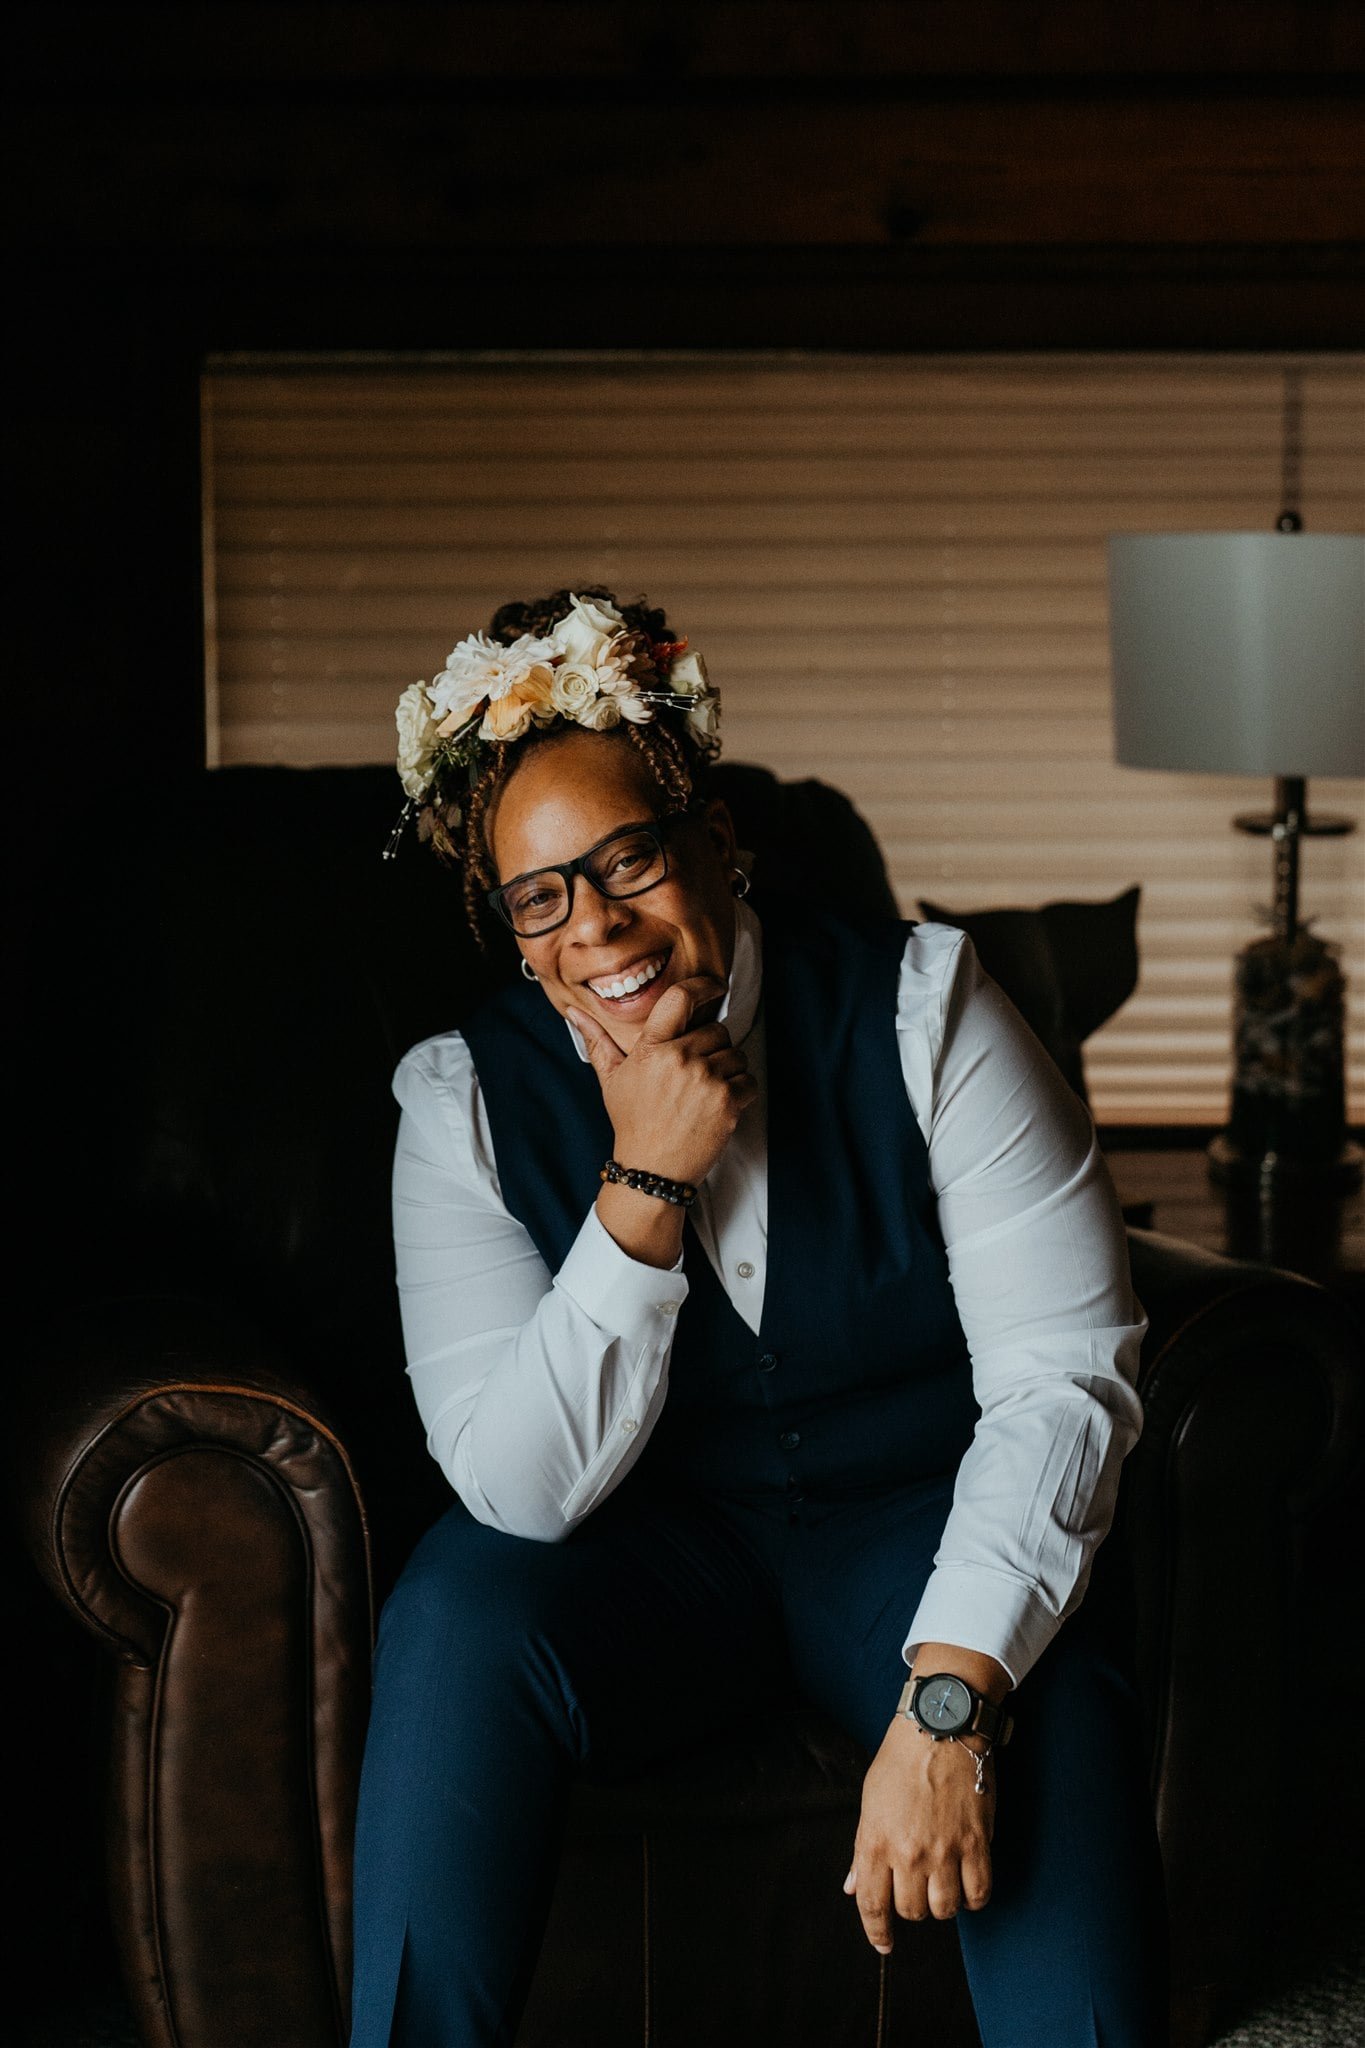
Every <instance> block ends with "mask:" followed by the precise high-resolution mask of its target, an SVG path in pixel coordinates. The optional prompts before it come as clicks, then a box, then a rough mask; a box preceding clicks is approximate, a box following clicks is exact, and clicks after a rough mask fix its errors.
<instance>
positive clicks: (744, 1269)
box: [735, 1259, 754, 1280]
mask: <svg viewBox="0 0 1365 2048" xmlns="http://www.w3.org/2000/svg"><path fill="white" fill-rule="evenodd" d="M735 1271H736V1272H737V1273H738V1275H739V1277H740V1279H741V1280H752V1279H753V1277H754V1269H753V1267H752V1266H751V1265H750V1264H749V1261H748V1260H747V1259H741V1260H740V1262H739V1264H738V1265H737V1266H736V1267H735Z"/></svg>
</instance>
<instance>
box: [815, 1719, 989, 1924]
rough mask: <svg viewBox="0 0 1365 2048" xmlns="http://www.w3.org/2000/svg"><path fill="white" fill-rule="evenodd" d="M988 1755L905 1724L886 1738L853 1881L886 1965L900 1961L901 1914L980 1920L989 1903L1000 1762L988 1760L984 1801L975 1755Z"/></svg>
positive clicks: (972, 1742) (851, 1888) (866, 1803)
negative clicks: (896, 1955)
mask: <svg viewBox="0 0 1365 2048" xmlns="http://www.w3.org/2000/svg"><path fill="white" fill-rule="evenodd" d="M984 1746H985V1745H984V1743H983V1742H982V1738H981V1737H980V1736H976V1735H970V1736H967V1737H965V1738H963V1740H962V1741H958V1742H936V1741H935V1740H934V1738H933V1737H932V1736H931V1735H926V1734H925V1732H924V1730H923V1729H922V1728H920V1727H918V1726H917V1724H916V1723H915V1722H913V1721H912V1720H910V1719H908V1718H907V1716H906V1715H904V1714H897V1716H896V1718H895V1719H894V1720H893V1721H892V1723H891V1726H890V1727H889V1728H888V1729H887V1731H886V1735H885V1737H884V1739H883V1741H882V1746H881V1748H880V1749H879V1750H878V1751H877V1754H876V1756H875V1757H874V1758H873V1761H872V1767H871V1769H870V1770H869V1771H868V1773H867V1776H866V1778H865V1779H864V1780H863V1804H862V1815H861V1818H860V1819H859V1822H858V1832H857V1835H856V1837H855V1840H854V1845H853V1868H852V1869H851V1870H850V1871H849V1874H848V1876H847V1877H846V1878H845V1880H844V1890H845V1891H846V1892H850V1893H856V1896H857V1901H858V1912H859V1914H860V1916H861V1918H862V1923H863V1928H864V1931H865V1932H866V1935H867V1938H868V1940H869V1941H870V1942H871V1944H872V1946H873V1947H874V1948H875V1949H877V1950H878V1952H879V1953H880V1954H882V1955H889V1954H890V1953H891V1948H892V1931H891V1930H892V1919H893V1908H894V1913H895V1914H898V1915H899V1916H900V1918H901V1919H902V1920H927V1919H928V1918H929V1916H930V1914H932V1915H933V1917H934V1919H936V1920H949V1919H951V1918H952V1916H953V1915H954V1914H955V1913H956V1912H957V1911H958V1908H959V1907H960V1906H966V1907H967V1908H968V1910H969V1911H972V1912H975V1911H976V1910H977V1909H978V1908H980V1907H981V1906H984V1905H985V1904H986V1901H987V1900H988V1899H989V1898H990V1895H991V1850H990V1844H991V1838H992V1836H993V1835H994V1833H995V1758H994V1756H993V1755H990V1756H988V1757H987V1758H986V1763H985V1790H984V1792H978V1791H977V1790H976V1758H975V1756H969V1755H968V1753H967V1750H968V1747H971V1748H973V1749H977V1748H984Z"/></svg>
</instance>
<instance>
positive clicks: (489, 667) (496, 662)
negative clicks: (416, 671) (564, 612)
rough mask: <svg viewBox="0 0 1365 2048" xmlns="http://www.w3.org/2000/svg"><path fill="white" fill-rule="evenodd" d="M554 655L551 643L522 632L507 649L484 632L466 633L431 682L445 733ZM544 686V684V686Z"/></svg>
mask: <svg viewBox="0 0 1365 2048" xmlns="http://www.w3.org/2000/svg"><path fill="white" fill-rule="evenodd" d="M556 652H557V650H556V648H555V647H554V644H553V642H551V641H549V640H541V639H537V638H536V637H535V636H534V635H533V634H530V633H523V634H522V636H521V638H520V639H519V640H514V641H513V642H512V644H511V646H510V647H503V646H501V645H500V644H499V642H498V641H496V640H490V639H489V637H488V635H487V634H486V633H469V634H467V635H466V637H465V638H464V639H463V640H461V641H460V642H459V644H458V645H457V646H455V647H452V648H451V650H450V652H449V654H448V655H447V656H446V665H445V667H444V668H443V669H442V670H441V673H440V674H439V675H438V676H435V677H434V678H433V679H432V685H431V700H432V704H433V706H434V708H435V712H436V716H437V718H438V719H441V720H443V721H444V723H445V726H446V729H447V731H448V732H453V731H454V730H455V728H456V726H458V725H461V724H463V723H464V721H465V719H467V718H469V717H471V716H472V715H473V713H474V712H475V711H476V710H477V709H478V707H479V705H480V704H481V703H482V702H483V700H484V699H485V697H486V698H488V699H489V701H490V702H493V701H496V699H497V698H499V697H505V696H506V695H507V692H508V691H509V690H510V689H512V688H514V687H515V685H516V684H518V683H519V682H521V680H522V679H523V677H524V676H526V675H527V673H528V672H529V671H531V670H533V669H535V668H545V669H546V670H547V672H548V666H549V663H550V661H551V659H552V658H553V656H554V654H555V653H556ZM547 687H548V684H547Z"/></svg>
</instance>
